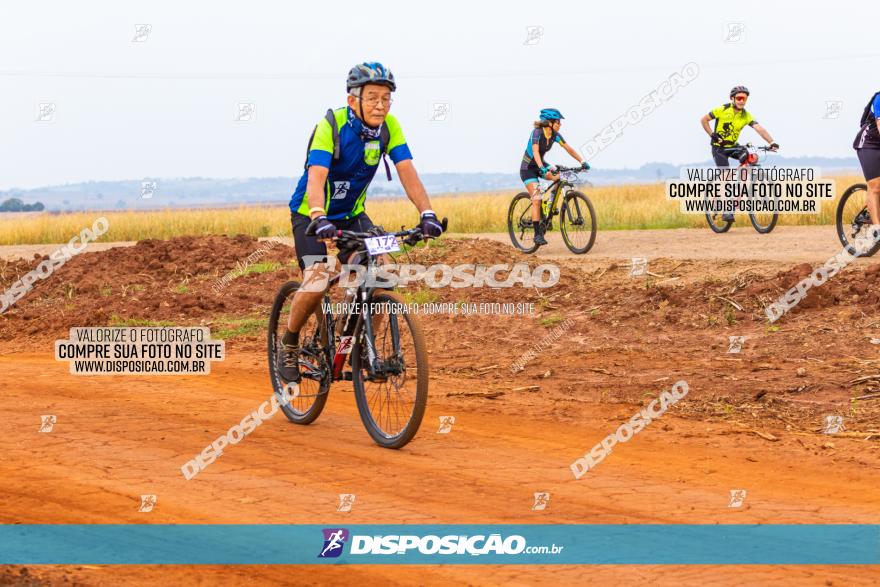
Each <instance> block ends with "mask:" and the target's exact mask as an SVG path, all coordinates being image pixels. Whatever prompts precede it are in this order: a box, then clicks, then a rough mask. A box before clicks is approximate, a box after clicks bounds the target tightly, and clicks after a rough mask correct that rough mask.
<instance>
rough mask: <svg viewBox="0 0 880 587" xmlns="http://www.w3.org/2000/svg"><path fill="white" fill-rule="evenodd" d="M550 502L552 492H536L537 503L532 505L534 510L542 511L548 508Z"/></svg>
mask: <svg viewBox="0 0 880 587" xmlns="http://www.w3.org/2000/svg"><path fill="white" fill-rule="evenodd" d="M549 503H550V494H549V493H543V492H542V493H536V494H535V503H534V505H532V511H533V512H535V511H540V510H545V509H547V505H548V504H549Z"/></svg>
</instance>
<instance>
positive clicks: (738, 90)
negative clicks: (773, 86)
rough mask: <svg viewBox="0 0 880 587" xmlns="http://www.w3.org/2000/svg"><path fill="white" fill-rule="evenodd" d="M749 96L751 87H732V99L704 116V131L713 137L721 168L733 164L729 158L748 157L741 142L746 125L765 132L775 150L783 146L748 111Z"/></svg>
mask: <svg viewBox="0 0 880 587" xmlns="http://www.w3.org/2000/svg"><path fill="white" fill-rule="evenodd" d="M748 99H749V89H748V88H747V87H745V86H736V87H734V88H733V89H732V90H730V102H728V103H727V104H724V105H722V106H719V107H718V108H715V109H714V110H712V111H711V112H710V113H709V114H706V115H705V116H703V118H701V119H700V124H702V125H703V130H704V131H706V134H707V135H709V136H710V137H711V139H712V141H711V142H712V158H713V159H714V160H715V165H717V166H718V167H729V166H730V162H729V161H728V159H736V160H737V161H739V162H740V163H743V162H744V161H745V158H746V157H747V156H748V153H747V152H746V148H745V147H743V146H742V145H739V144H737V140H738V139H739V133H740V132H742V129H744V128H745V127H746V126H750V127H752V128H753V129H755V132H756V133H758V134H759V135H761V138H763V139H764V140H765V141H767V144H769V145H770V148H771V149H772V150H773V151H776V150H777V149H779V145H778V144H777V143H776V142H774V141H773V137H771V136H770V133H769V132H767V129H765V128H764V127H763V126H761V125H760V124H758V121H757V120H755V118H754V117H753V116H752V114H751V113H750V112H749V111H748V110H746V101H747V100H748ZM710 120H714V121H715V128H714V129H713V128H711V127H710V126H709V121H710Z"/></svg>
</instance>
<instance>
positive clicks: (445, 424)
mask: <svg viewBox="0 0 880 587" xmlns="http://www.w3.org/2000/svg"><path fill="white" fill-rule="evenodd" d="M453 424H455V416H440V428H439V429H438V430H437V434H449V433H450V432H452V425H453Z"/></svg>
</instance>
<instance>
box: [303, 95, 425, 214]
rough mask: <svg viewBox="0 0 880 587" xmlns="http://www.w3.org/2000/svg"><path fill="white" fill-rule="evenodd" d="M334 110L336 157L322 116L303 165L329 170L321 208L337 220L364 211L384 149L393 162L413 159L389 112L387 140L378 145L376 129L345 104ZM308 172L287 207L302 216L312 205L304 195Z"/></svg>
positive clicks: (395, 120)
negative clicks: (388, 135) (366, 125)
mask: <svg viewBox="0 0 880 587" xmlns="http://www.w3.org/2000/svg"><path fill="white" fill-rule="evenodd" d="M333 114H334V116H335V117H336V126H337V127H338V129H339V159H337V160H336V161H334V160H333V129H332V128H331V127H330V123H329V122H327V119H325V118H322V119H321V121H320V122H319V123H318V126H317V128H316V130H315V136H314V138H313V139H312V143H311V145H309V154H308V159H307V161H306V166H307V167H310V166H312V165H320V166H322V167H327V168H328V169H329V170H330V171H329V173H328V174H327V182H326V183H325V184H324V209H325V210H326V211H327V218H328V219H329V220H338V219H341V218H353V217H355V216H357V215H358V214H361V213H362V212H363V211H364V200H365V199H366V196H367V188H368V187H369V186H370V182H371V181H372V180H373V176H374V175H376V169H377V168H378V167H379V160H380V159H381V154H382V153H383V152H386V153H388V156H389V157H390V158H391V161H393V162H394V163H395V164H397V163H400V162H401V161H406V160H407V159H412V154H411V153H410V151H409V147H408V146H407V144H406V139H404V137H403V131H402V130H401V129H400V123H398V122H397V119H396V118H394V117H393V116H392V115H390V114H389V115H387V116H386V117H385V125H386V126H387V127H388V131H389V133H390V140H389V144H388V145H380V144H379V142H380V134H379V133H378V131H377V130H376V129H370V128H368V127H365V126H364V124H363V123H362V122H361V121H360V119H359V118H358V117H357V116H355V115H354V113H353V112H352V111H351V109H350V108H348V107H347V106H346V107H343V108H338V109H336V110H334V111H333ZM308 175H309V174H308V170H306V172H304V173H303V174H302V177H300V178H299V183H298V184H297V186H296V190H295V191H294V192H293V196H292V197H291V198H290V211H291V212H298V213H300V214H303V215H304V216H308V215H309V208H311V206H310V205H309V199H308V198H307V197H306V186H307V184H308Z"/></svg>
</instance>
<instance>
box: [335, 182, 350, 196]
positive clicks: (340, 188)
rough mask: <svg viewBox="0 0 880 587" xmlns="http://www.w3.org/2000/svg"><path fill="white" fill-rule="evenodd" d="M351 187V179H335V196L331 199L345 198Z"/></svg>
mask: <svg viewBox="0 0 880 587" xmlns="http://www.w3.org/2000/svg"><path fill="white" fill-rule="evenodd" d="M349 188H351V182H350V181H334V182H333V196H332V197H331V198H330V199H332V200H343V199H345V196H347V195H348V190H349Z"/></svg>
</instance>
